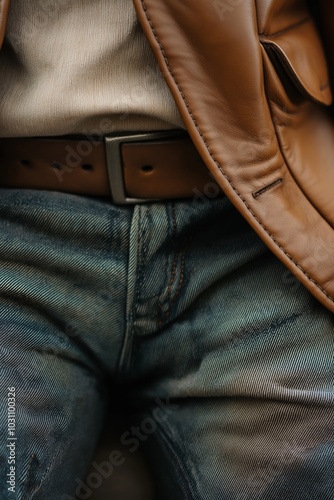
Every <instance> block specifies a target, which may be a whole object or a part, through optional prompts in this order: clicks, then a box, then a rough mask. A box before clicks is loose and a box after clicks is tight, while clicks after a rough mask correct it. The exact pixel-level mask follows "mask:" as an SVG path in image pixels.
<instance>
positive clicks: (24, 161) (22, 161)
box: [20, 160, 31, 167]
mask: <svg viewBox="0 0 334 500" xmlns="http://www.w3.org/2000/svg"><path fill="white" fill-rule="evenodd" d="M20 163H21V165H24V166H25V167H30V166H31V162H30V161H29V160H20Z"/></svg>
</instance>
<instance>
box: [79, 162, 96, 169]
mask: <svg viewBox="0 0 334 500" xmlns="http://www.w3.org/2000/svg"><path fill="white" fill-rule="evenodd" d="M81 168H82V170H93V165H91V164H90V163H84V164H83V165H81Z"/></svg>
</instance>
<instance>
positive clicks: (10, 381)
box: [0, 299, 107, 500]
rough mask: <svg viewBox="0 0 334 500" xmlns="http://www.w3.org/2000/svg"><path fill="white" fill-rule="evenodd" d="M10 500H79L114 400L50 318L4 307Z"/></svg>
mask: <svg viewBox="0 0 334 500" xmlns="http://www.w3.org/2000/svg"><path fill="white" fill-rule="evenodd" d="M0 338H1V347H0V372H1V379H0V429H1V430H0V435H1V444H0V475H1V482H0V491H1V495H0V496H1V498H2V499H4V500H5V499H8V500H9V499H11V498H17V499H18V500H21V499H27V500H28V499H29V500H30V499H34V500H35V499H36V500H37V499H40V500H42V499H45V498H50V499H57V500H58V499H60V498H63V497H62V494H64V495H68V496H66V497H64V498H68V499H70V498H73V496H74V493H75V490H76V488H77V486H78V481H79V479H80V478H81V477H82V475H83V474H84V472H85V471H86V469H87V467H88V464H89V461H90V458H91V456H92V453H93V451H94V448H95V446H96V442H97V440H98V437H99V435H100V433H101V429H102V424H103V420H104V412H105V406H106V403H107V395H106V390H105V387H104V386H103V384H102V381H101V379H99V377H98V376H96V373H94V371H93V370H92V369H91V366H90V365H89V363H88V362H87V360H85V357H84V356H81V355H80V353H79V352H78V351H77V350H75V349H71V347H70V346H69V345H68V344H67V343H65V339H64V337H63V336H62V332H61V331H59V329H58V328H57V326H56V325H54V324H52V322H50V321H49V319H48V318H45V317H44V316H43V313H42V312H39V314H32V313H31V311H29V310H28V308H27V306H25V305H22V304H21V305H19V304H17V303H15V302H13V301H10V300H3V299H0Z"/></svg>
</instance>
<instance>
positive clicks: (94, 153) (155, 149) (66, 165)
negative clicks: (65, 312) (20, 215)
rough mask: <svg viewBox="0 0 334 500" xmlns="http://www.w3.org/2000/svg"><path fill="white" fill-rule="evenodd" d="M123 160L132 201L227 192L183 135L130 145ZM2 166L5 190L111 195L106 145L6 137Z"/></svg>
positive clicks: (0, 176) (1, 143) (0, 146)
mask: <svg viewBox="0 0 334 500" xmlns="http://www.w3.org/2000/svg"><path fill="white" fill-rule="evenodd" d="M121 161H122V165H123V173H124V183H125V191H126V194H127V196H128V197H132V198H139V199H147V198H148V199H158V200H159V199H161V200H168V199H172V198H196V197H199V199H201V197H203V196H209V197H212V196H213V195H216V196H217V195H218V194H222V191H221V189H220V188H219V186H218V185H217V184H216V182H215V181H214V179H213V178H212V176H210V174H209V171H208V169H207V168H206V166H205V164H204V163H203V161H202V159H201V157H200V156H199V154H198V152H197V151H196V149H195V147H194V145H193V143H192V141H191V140H190V138H189V136H188V135H187V134H184V133H183V132H181V133H180V132H178V131H176V132H175V135H173V134H171V136H170V137H169V138H168V139H163V140H162V139H159V140H147V141H143V142H131V143H130V142H128V143H124V144H122V146H121ZM0 163H1V169H0V186H2V187H17V188H30V189H48V190H55V191H64V192H70V193H76V194H84V195H92V196H110V194H111V190H110V182H109V175H108V167H107V159H106V148H105V144H104V141H94V143H92V142H89V141H88V140H87V138H86V140H74V139H68V138H67V139H65V138H60V139H56V138H30V139H21V138H19V139H0ZM111 167H112V166H111ZM116 167H117V166H116V165H115V168H116Z"/></svg>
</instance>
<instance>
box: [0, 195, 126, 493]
mask: <svg viewBox="0 0 334 500" xmlns="http://www.w3.org/2000/svg"><path fill="white" fill-rule="evenodd" d="M130 221H131V214H130V211H125V210H124V211H122V212H121V211H118V212H117V213H116V209H113V207H112V206H111V205H110V204H107V202H105V201H103V200H96V201H95V199H92V198H88V197H87V198H86V197H79V196H74V195H66V194H64V193H56V192H51V193H48V192H45V191H34V190H14V189H13V190H12V189H8V190H6V189H2V190H1V197H0V339H1V342H0V374H1V376H0V401H1V403H0V436H1V443H0V475H1V479H0V497H1V498H2V499H7V498H8V499H10V498H17V499H18V500H21V499H25V500H30V499H34V500H39V499H40V500H42V499H43V500H44V499H45V498H50V499H52V498H55V499H56V500H59V499H62V494H64V495H65V497H64V498H73V496H74V494H75V491H76V490H77V488H79V484H80V485H81V483H80V478H81V477H82V475H83V474H84V473H85V472H86V469H87V468H88V465H89V462H90V460H91V458H92V454H93V451H94V448H95V445H96V442H97V439H98V437H99V435H100V433H101V429H102V424H103V421H104V413H105V408H106V405H107V399H108V394H107V391H106V380H107V379H108V378H107V377H109V376H110V374H111V373H113V372H114V371H115V367H116V364H117V359H118V356H119V351H120V349H121V342H122V333H123V332H122V325H123V322H124V319H123V310H124V306H123V304H124V302H125V301H124V297H125V294H126V287H125V286H124V283H126V251H127V239H126V238H127V237H126V235H127V232H128V225H129V223H130ZM124 255H125V257H124ZM7 479H8V481H7ZM10 481H12V483H13V484H14V485H15V488H14V489H15V493H14V491H13V490H10V489H9V488H10V487H11V486H12V483H11V482H10ZM81 486H82V485H81ZM82 488H84V486H82ZM80 494H81V495H83V494H84V493H82V492H81V490H80ZM86 494H87V493H86ZM15 495H16V496H15ZM66 495H67V496H66ZM62 500H63V499H62Z"/></svg>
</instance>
